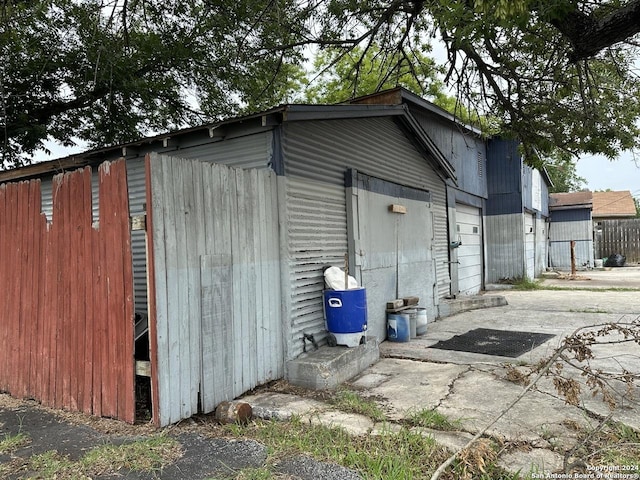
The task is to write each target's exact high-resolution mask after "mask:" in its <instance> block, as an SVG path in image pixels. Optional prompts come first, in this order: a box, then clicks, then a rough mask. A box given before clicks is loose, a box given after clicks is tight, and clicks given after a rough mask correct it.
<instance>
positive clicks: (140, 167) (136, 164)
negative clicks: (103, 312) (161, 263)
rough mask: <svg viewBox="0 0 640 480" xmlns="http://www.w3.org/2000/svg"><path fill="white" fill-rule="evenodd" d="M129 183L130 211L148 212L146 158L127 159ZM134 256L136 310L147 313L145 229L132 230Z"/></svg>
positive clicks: (132, 212)
mask: <svg viewBox="0 0 640 480" xmlns="http://www.w3.org/2000/svg"><path fill="white" fill-rule="evenodd" d="M127 183H128V187H129V211H130V213H131V215H142V214H144V213H145V212H146V205H145V203H146V201H147V200H146V196H147V192H146V185H145V166H144V159H142V158H134V159H132V160H129V161H127ZM131 251H132V257H133V283H134V289H135V305H136V312H140V313H145V314H146V313H147V247H146V239H145V232H144V230H134V231H132V232H131Z"/></svg>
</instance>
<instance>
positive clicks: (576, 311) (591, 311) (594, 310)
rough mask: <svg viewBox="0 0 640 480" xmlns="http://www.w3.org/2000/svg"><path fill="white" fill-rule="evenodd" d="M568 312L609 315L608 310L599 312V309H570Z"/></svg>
mask: <svg viewBox="0 0 640 480" xmlns="http://www.w3.org/2000/svg"><path fill="white" fill-rule="evenodd" d="M569 311H570V312H573V313H611V312H609V311H608V310H601V309H599V308H580V309H573V308H572V309H570V310H569Z"/></svg>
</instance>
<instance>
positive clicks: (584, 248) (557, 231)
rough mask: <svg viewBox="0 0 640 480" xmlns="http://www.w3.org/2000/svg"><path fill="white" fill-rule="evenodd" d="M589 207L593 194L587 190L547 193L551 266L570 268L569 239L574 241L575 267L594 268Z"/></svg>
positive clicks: (563, 268)
mask: <svg viewBox="0 0 640 480" xmlns="http://www.w3.org/2000/svg"><path fill="white" fill-rule="evenodd" d="M592 207H593V197H592V193H591V192H589V191H583V192H573V193H552V194H551V195H550V198H549V210H550V211H551V225H550V227H549V266H550V267H552V268H556V269H561V270H568V269H570V268H571V242H572V241H575V263H576V267H577V268H585V267H593V265H594V258H593V238H592V219H591V209H592Z"/></svg>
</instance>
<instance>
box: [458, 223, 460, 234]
mask: <svg viewBox="0 0 640 480" xmlns="http://www.w3.org/2000/svg"><path fill="white" fill-rule="evenodd" d="M457 227H458V232H459V231H460V224H458V225H457Z"/></svg>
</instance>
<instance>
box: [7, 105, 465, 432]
mask: <svg viewBox="0 0 640 480" xmlns="http://www.w3.org/2000/svg"><path fill="white" fill-rule="evenodd" d="M118 157H123V158H124V159H125V160H126V161H125V162H116V163H113V164H111V163H104V162H105V161H111V160H114V159H116V158H118ZM85 165H88V166H89V167H91V168H86V169H85V170H83V172H85V173H84V174H83V175H84V177H83V179H84V180H83V185H84V187H83V190H82V192H84V193H82V194H81V193H80V192H79V191H76V190H73V189H72V190H71V191H70V192H69V193H68V195H69V201H70V202H71V203H73V202H74V201H75V200H77V199H78V198H79V196H82V198H85V199H88V198H89V196H91V197H96V195H98V197H99V198H100V199H101V201H103V200H102V199H103V198H104V199H105V200H104V201H107V202H110V201H111V199H112V196H113V195H116V194H114V193H113V192H111V190H103V189H102V183H103V180H101V179H102V176H101V175H103V174H102V173H100V172H102V171H103V170H104V169H105V168H107V169H109V167H108V166H109V165H117V166H120V165H122V167H118V168H122V172H121V173H119V177H118V178H119V179H120V180H119V181H120V183H118V184H117V185H118V187H117V188H116V190H115V192H117V195H116V197H117V198H119V199H121V200H126V201H127V203H126V204H119V207H118V210H117V211H118V212H119V215H120V217H118V218H125V219H126V235H125V234H123V233H121V235H124V236H123V237H122V238H123V241H124V242H125V244H126V245H125V246H122V245H121V244H119V243H114V242H112V240H113V238H114V236H115V233H108V236H107V238H108V240H109V242H111V243H109V245H111V247H112V248H114V249H115V250H114V253H108V252H107V250H105V255H107V256H108V255H112V256H113V257H115V256H116V255H118V254H120V253H121V251H122V249H123V248H125V247H126V248H127V249H128V250H126V251H127V252H130V253H128V254H127V255H129V256H127V255H125V256H124V257H122V262H121V264H122V265H123V267H122V268H124V270H123V272H122V273H121V274H120V273H117V272H115V273H113V275H120V277H119V278H122V279H123V280H122V288H121V289H119V290H117V291H115V292H112V293H111V294H110V296H109V299H110V300H109V301H110V302H112V303H109V306H108V307H105V308H106V310H104V311H102V310H96V311H97V312H99V315H100V318H103V317H106V318H109V319H110V320H109V321H111V322H112V323H109V324H108V327H105V328H109V329H110V330H107V331H108V332H111V333H110V335H109V336H102V335H99V336H97V337H95V338H96V340H95V341H96V342H97V347H96V348H94V350H93V351H94V352H97V351H100V352H102V351H103V349H105V350H104V351H107V352H111V351H110V350H108V348H107V347H106V345H107V344H109V345H111V343H112V342H114V341H118V340H117V339H118V338H122V342H123V343H122V345H125V346H127V347H126V348H125V349H124V350H122V351H119V350H118V351H117V352H115V351H114V352H113V353H114V355H115V354H116V353H117V354H118V355H117V356H116V357H112V356H105V361H106V362H111V363H110V364H109V365H114V364H115V365H117V366H118V367H117V368H116V369H115V370H114V371H113V376H114V378H113V379H112V380H113V382H114V384H117V385H118V387H117V388H116V391H117V395H120V394H122V395H124V397H123V400H120V397H117V401H116V400H114V401H115V402H116V403H115V405H117V406H118V408H120V407H121V406H122V408H123V410H122V411H120V410H119V409H116V410H113V409H112V408H107V407H109V405H108V404H107V406H106V407H100V408H96V407H95V406H94V405H93V404H92V405H91V407H89V406H87V407H86V409H85V407H82V406H81V404H78V401H77V400H76V399H75V397H73V396H72V395H69V398H68V401H67V397H66V396H63V397H62V400H61V402H58V401H55V402H54V403H53V404H52V405H54V406H64V407H65V408H70V409H73V410H84V411H88V412H89V413H96V414H102V415H105V416H114V417H117V418H121V419H123V420H127V421H132V408H133V407H132V404H131V402H130V400H131V399H132V398H133V394H134V393H133V392H134V385H133V383H134V378H135V377H134V367H135V366H136V363H134V360H139V361H138V363H137V366H138V367H141V366H145V365H144V362H145V361H148V363H147V364H146V365H147V366H148V367H149V368H148V369H147V370H144V371H143V369H139V370H138V373H139V374H140V375H150V378H151V385H152V398H153V418H154V421H155V422H156V423H157V424H159V425H166V424H169V423H172V422H175V421H178V420H180V419H182V418H186V417H189V416H190V415H192V414H193V413H196V411H198V410H201V411H205V412H208V411H211V410H212V409H213V408H214V407H215V405H216V404H217V403H219V402H220V401H222V400H228V399H230V398H233V397H235V396H237V395H239V394H241V393H243V392H245V391H247V390H249V389H251V388H253V387H255V386H256V385H258V384H260V383H264V382H266V381H269V380H271V379H276V378H281V377H282V376H283V375H286V361H287V360H291V359H294V358H296V357H297V356H298V355H299V354H300V353H301V352H302V351H303V348H304V342H303V334H309V335H314V337H315V339H316V340H317V341H318V342H319V343H320V344H322V342H323V340H324V336H325V334H326V332H325V329H324V319H323V313H322V290H323V288H324V282H323V278H322V267H323V266H325V265H327V264H337V265H341V264H342V262H343V258H344V254H345V253H348V254H349V263H350V270H351V272H353V273H355V274H356V276H357V277H358V279H359V280H360V282H361V283H363V284H364V286H365V287H367V288H368V289H371V294H370V295H368V303H369V312H370V313H369V319H370V329H371V330H372V332H373V333H374V334H376V335H377V336H378V337H379V338H380V339H384V335H385V332H386V327H385V313H384V305H385V302H386V301H387V300H389V299H392V298H395V297H396V296H398V295H417V296H419V297H420V298H421V300H422V302H423V304H424V306H425V307H427V308H428V310H429V312H430V314H431V315H432V316H435V315H436V314H437V305H438V302H439V298H440V295H439V293H438V288H437V285H439V283H440V280H439V275H440V272H441V271H442V270H441V268H440V266H439V265H438V261H437V258H438V255H439V254H438V253H437V252H441V251H447V246H448V241H449V238H448V233H447V231H446V228H445V229H441V228H438V225H446V223H447V207H446V205H447V204H446V184H445V182H446V181H447V180H448V179H455V174H454V170H453V168H452V166H451V165H450V163H449V162H448V161H447V159H446V158H445V157H444V156H443V155H442V153H441V152H440V151H439V149H438V148H437V147H436V146H435V144H434V143H433V142H432V141H431V139H430V138H429V136H428V135H427V134H426V133H425V131H424V129H423V128H422V127H421V126H420V124H419V123H418V122H417V121H416V119H415V118H414V117H413V115H411V113H410V112H409V111H408V109H406V108H405V107H403V106H392V107H389V106H365V105H361V106H356V105H338V106H295V105H289V106H283V107H279V108H276V109H273V110H269V111H267V112H262V113H260V114H258V115H253V116H249V117H243V118H239V119H233V120H230V121H227V122H222V123H219V124H215V125H211V126H204V127H200V128H193V129H188V130H183V131H180V132H175V133H171V134H166V135H161V136H157V137H153V138H148V139H143V140H141V141H140V142H136V143H132V144H127V145H124V146H118V147H113V148H105V149H100V150H94V151H91V152H87V153H85V154H83V155H79V156H75V157H70V158H67V159H62V160H59V161H54V162H48V163H44V164H37V165H32V166H30V167H25V168H22V169H17V170H14V171H9V172H2V173H0V182H3V183H6V184H7V185H6V186H3V187H2V188H3V189H4V190H7V191H8V190H12V189H14V188H15V187H14V186H13V185H15V183H12V182H15V181H17V180H22V181H25V180H29V182H28V183H26V185H29V187H24V188H27V189H30V188H31V185H32V184H41V185H42V187H43V188H42V191H40V192H37V193H35V192H36V191H35V190H34V193H33V196H34V199H35V198H36V197H37V198H38V199H42V200H41V202H42V205H51V206H52V209H53V225H54V227H52V228H54V229H56V228H58V227H57V226H55V225H61V224H62V225H64V226H65V228H68V229H69V231H72V230H73V229H74V225H75V224H74V223H73V222H71V220H70V223H64V221H61V220H60V218H67V217H60V216H57V215H56V211H57V210H56V208H57V207H56V205H57V204H58V202H57V200H56V199H57V198H58V197H57V195H59V192H61V191H62V192H65V191H66V190H64V189H60V188H59V187H58V184H59V182H60V181H59V180H58V178H60V177H53V176H52V175H53V174H54V173H55V172H60V171H63V172H65V171H73V170H75V169H77V168H78V167H83V166H85ZM98 165H104V166H101V167H98ZM125 165H126V175H125V173H123V172H124V166H125ZM109 171H113V168H111V170H109ZM118 171H120V170H118ZM64 175H65V176H63V177H62V178H66V176H67V175H68V176H74V175H77V174H76V173H66V174H64ZM96 176H97V177H96ZM73 178H75V177H73ZM94 178H97V180H95V179H94ZM123 178H124V180H123ZM125 180H126V181H125ZM123 181H124V183H123ZM7 182H8V183H7ZM91 185H94V186H95V185H98V190H97V191H96V189H95V188H91ZM127 187H128V192H127V189H126V188H127ZM43 192H44V194H43ZM89 192H91V194H90V193H89ZM110 192H111V193H110ZM19 198H20V197H19ZM65 198H66V197H65ZM11 202H13V200H12V201H11ZM11 202H9V203H5V208H8V209H9V210H10V209H11V207H12V206H13V205H14V203H11ZM391 204H402V205H403V206H404V207H405V212H406V213H405V214H397V213H394V212H390V211H389V208H388V207H389V205H391ZM42 205H38V204H33V205H32V206H31V207H30V208H33V212H35V213H34V215H35V216H36V217H38V216H39V215H40V212H41V211H42V210H43V206H42ZM85 205H88V203H85ZM46 208H47V207H44V209H45V210H46ZM85 208H88V207H85ZM90 210H92V211H93V208H92V209H90ZM106 212H108V210H105V209H104V208H103V207H102V203H101V204H100V209H99V217H100V227H99V228H107V226H108V225H110V224H109V222H107V221H106V219H103V215H106V214H107V213H106ZM124 212H126V214H124ZM84 215H85V217H83V218H86V216H87V215H88V213H85V214H84ZM79 217H80V215H78V218H79ZM142 217H144V218H145V221H142ZM7 218H9V217H7ZM11 218H13V217H11ZM69 218H70V219H71V218H72V217H69ZM73 218H75V217H73ZM130 219H132V220H135V221H133V222H132V224H134V225H140V226H143V227H144V228H143V229H142V230H139V231H138V230H134V231H131V232H130V231H129V220H130ZM34 221H35V220H34ZM21 222H22V220H21V219H20V218H15V225H17V224H20V223H21ZM85 223H86V221H85ZM12 225H13V224H12ZM391 227H392V228H391ZM83 228H85V229H86V228H87V227H86V226H85V227H83ZM114 228H115V227H114ZM2 231H3V232H5V231H6V230H5V229H3V230H2ZM83 231H84V230H83ZM380 231H385V232H387V231H388V232H393V234H392V235H391V236H390V237H389V238H386V239H385V241H383V242H379V241H378V239H381V238H382V236H380V235H379V232H380ZM65 232H66V230H65ZM109 232H111V229H109ZM61 235H62V234H61ZM56 238H58V237H56ZM59 240H60V241H62V240H63V239H62V236H60V237H59ZM386 240H388V242H387V241H386ZM0 241H1V242H2V248H5V249H6V248H9V246H10V245H11V244H12V243H16V242H15V239H14V238H13V237H11V238H9V237H7V236H4V237H3V238H2V239H0ZM27 245H35V244H30V243H27ZM28 248H30V249H31V250H30V251H29V252H28V253H30V254H33V253H34V252H35V249H34V248H35V247H28ZM90 248H93V246H90ZM100 248H107V247H100ZM101 251H102V250H101ZM109 251H110V250H109ZM48 252H49V253H50V254H52V255H54V254H57V250H56V248H55V244H54V245H53V247H52V249H51V250H49V251H48ZM82 252H86V249H85V250H82ZM7 254H8V255H9V253H7ZM80 255H81V253H80V252H75V251H73V252H66V256H65V257H64V258H65V262H61V261H60V262H58V263H57V265H58V267H59V272H60V271H65V272H66V273H65V275H66V274H69V280H68V283H66V284H65V285H66V287H68V292H69V298H70V299H71V300H70V301H69V303H68V304H66V303H65V304H61V306H60V312H59V313H61V314H64V315H65V316H66V315H67V314H68V315H69V318H75V319H77V321H78V322H81V321H86V318H87V315H88V311H87V310H84V311H80V310H73V308H74V307H73V305H77V304H78V303H79V301H80V297H79V295H80V292H82V291H84V290H78V289H77V288H76V287H77V285H76V282H77V281H79V279H80V278H94V276H95V275H96V270H95V269H92V270H90V271H89V272H90V274H88V275H85V276H84V277H82V276H76V277H74V275H73V274H72V273H73V272H75V270H68V269H67V268H66V265H68V264H72V265H76V264H77V265H80V264H81V263H82V262H81V260H80V258H84V257H81V256H80ZM47 258H48V257H47ZM66 260H68V261H66ZM32 263H33V265H38V264H39V263H40V260H39V259H38V257H34V259H33V262H32ZM45 264H46V262H45ZM98 267H99V266H97V267H96V268H98ZM100 271H102V270H100ZM33 275H34V276H37V271H34V273H33ZM447 275H448V274H447ZM101 278H102V277H101ZM109 278H111V277H109ZM147 279H148V281H147ZM10 283H11V279H10V278H8V277H7V276H6V275H5V277H4V278H2V283H1V284H0V285H2V288H0V290H5V287H6V286H7V285H9V284H10ZM107 284H108V285H111V283H110V282H107ZM24 288H25V287H24V284H21V286H19V287H15V290H13V289H12V290H11V292H13V293H18V294H17V295H12V296H11V297H10V298H9V297H7V299H6V300H7V303H6V304H5V310H6V309H8V308H11V309H14V310H15V309H18V306H17V303H16V302H17V300H16V299H19V298H21V296H20V295H21V294H22V291H23V290H24ZM42 291H43V290H42V289H40V293H42ZM110 292H111V291H110ZM92 298H93V297H92ZM82 301H84V298H83V299H82ZM12 302H13V303H12ZM121 304H122V305H125V307H126V308H125V307H123V308H122V311H120V310H118V309H117V308H116V307H117V306H119V305H121ZM134 308H135V310H134ZM11 311H13V310H11ZM134 311H135V312H137V313H138V315H139V317H140V318H146V316H147V315H148V326H149V330H148V332H149V348H148V351H147V352H146V353H147V354H148V360H146V359H140V358H135V357H134V345H133V341H134V339H135V338H136V337H137V336H138V334H137V333H136V330H135V329H134V326H135V325H134V315H133V313H134ZM105 312H107V313H108V315H107V314H106V313H105ZM8 313H9V311H8V310H6V311H5V315H3V317H5V318H6V315H7V314H8ZM38 315H39V317H38V318H39V321H38V323H37V324H38V325H41V324H45V325H47V324H48V323H47V322H50V320H47V317H41V316H40V313H38ZM82 319H85V320H82ZM25 322H26V319H24V318H20V320H19V321H18V323H16V324H8V323H7V322H6V320H3V322H2V323H1V324H0V325H1V328H2V334H3V335H4V336H5V338H9V337H10V336H12V335H14V334H16V332H18V333H17V334H18V335H23V333H20V332H23V325H24V323H25ZM71 326H72V323H64V324H59V325H58V326H56V327H55V328H56V329H57V330H56V332H59V333H60V334H61V335H63V336H64V335H66V333H65V332H68V331H69V328H71ZM47 328H49V327H47ZM79 332H85V333H84V334H83V333H80V336H81V337H83V338H84V337H86V336H87V332H86V330H80V331H79ZM138 333H139V332H138ZM19 338H22V337H19ZM65 345H66V344H65ZM92 345H93V344H92ZM109 348H111V347H109ZM114 348H115V347H114ZM26 352H29V353H26ZM64 352H65V353H64V355H65V356H64V357H62V358H63V359H62V360H60V359H59V358H58V356H57V355H55V354H54V355H52V356H50V357H47V358H46V359H44V361H43V363H44V365H46V368H48V369H51V368H52V365H53V364H57V363H56V362H58V361H60V362H66V360H64V359H67V358H69V357H68V355H70V354H69V353H68V350H67V349H65V350H64ZM23 355H24V361H25V362H31V360H32V358H33V355H36V353H35V350H34V348H32V347H31V346H28V345H25V350H24V352H23ZM105 355H107V354H105ZM109 355H110V353H109ZM21 358H22V357H21ZM101 358H102V357H101ZM115 358H117V359H118V360H115ZM69 362H71V360H69ZM29 364H30V365H33V367H34V369H35V371H36V373H34V375H36V376H37V371H38V367H37V365H38V364H37V363H35V364H34V363H29ZM63 364H65V363H63ZM41 365H42V364H41ZM108 368H109V367H107V366H106V365H102V364H100V363H97V362H95V361H94V362H93V363H92V372H105V369H108ZM2 374H4V375H5V376H4V377H0V378H8V377H7V375H10V372H8V371H6V370H5V371H4V372H2ZM86 375H88V374H86ZM105 375H107V373H105ZM109 375H111V374H109ZM72 377H73V374H72V376H71V377H69V378H72ZM109 378H111V377H109ZM120 380H122V382H120ZM69 381H71V380H69ZM110 381H111V380H110ZM23 383H24V382H23V380H20V382H18V385H17V386H16V385H14V384H12V383H10V382H4V383H3V385H2V388H3V389H6V390H7V391H9V392H10V393H13V394H14V395H17V396H25V395H28V396H33V397H34V398H38V399H40V400H42V401H46V397H45V396H44V395H42V394H41V393H39V392H38V391H37V390H35V391H31V390H29V391H27V390H28V389H25V388H23V386H22V384H23ZM63 385H66V384H64V381H63ZM108 385H110V383H109V384H108ZM64 388H66V387H64ZM75 388H76V387H73V388H72V390H74V389H75ZM92 388H94V389H96V388H97V389H101V391H104V389H105V388H106V387H103V384H102V380H101V378H100V377H92ZM62 391H63V392H64V391H66V390H64V389H63V390H62ZM74 391H75V390H74ZM78 391H79V387H78ZM107 391H108V389H107ZM83 398H84V397H83ZM105 398H107V399H108V398H109V397H108V395H107V397H105ZM107 403H108V402H107ZM82 405H84V404H82ZM87 409H88V410H87Z"/></svg>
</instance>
